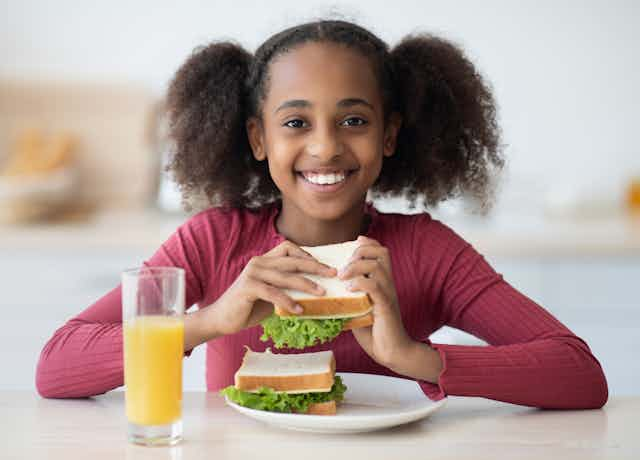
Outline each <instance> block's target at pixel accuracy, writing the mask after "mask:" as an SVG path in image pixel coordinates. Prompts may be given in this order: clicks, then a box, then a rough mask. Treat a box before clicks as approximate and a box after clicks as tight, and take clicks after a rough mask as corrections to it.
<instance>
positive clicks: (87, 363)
mask: <svg viewBox="0 0 640 460" xmlns="http://www.w3.org/2000/svg"><path fill="white" fill-rule="evenodd" d="M194 227H196V226H195V225H194V224H193V222H191V223H187V224H185V225H184V226H182V227H180V228H179V229H178V230H177V231H176V232H175V233H174V234H173V235H172V236H171V237H170V238H169V239H168V240H167V242H165V243H164V244H163V245H162V246H161V247H160V249H159V250H158V251H157V252H156V253H155V254H154V255H153V257H151V259H149V261H147V262H146V263H145V265H147V266H177V267H182V268H184V269H185V277H186V305H187V306H190V305H192V304H194V303H196V302H198V301H200V299H201V298H202V287H201V286H202V280H203V279H206V278H204V277H205V276H206V272H207V271H208V269H209V268H208V267H209V266H208V264H206V263H205V261H206V260H207V259H206V258H201V255H200V254H201V252H200V251H199V250H198V244H197V242H196V233H197V229H196V228H194ZM121 299H122V296H121V288H120V286H118V287H116V288H115V289H113V290H112V291H110V292H109V293H107V294H106V295H105V296H103V297H102V298H100V299H99V300H98V301H97V302H95V303H94V304H93V305H91V306H90V307H89V308H87V309H86V310H84V311H83V312H82V313H80V314H79V315H77V316H76V317H74V318H72V319H71V320H69V321H68V322H67V323H66V324H65V325H64V326H62V327H61V328H60V329H58V330H57V331H56V332H55V333H54V335H53V337H51V339H50V340H49V341H48V342H47V344H46V345H45V346H44V349H43V350H42V353H41V354H40V359H39V361H38V366H37V369H36V388H37V390H38V393H40V395H41V396H43V397H48V398H78V397H86V396H92V395H97V394H101V393H105V392H106V391H109V390H111V389H113V388H116V387H118V386H121V385H123V382H124V372H123V351H122V300H121ZM190 316H192V315H187V317H190ZM194 329H195V328H194V327H193V322H187V321H186V320H185V342H187V341H188V340H187V335H188V333H190V334H192V335H193V334H194V332H193V331H194Z"/></svg>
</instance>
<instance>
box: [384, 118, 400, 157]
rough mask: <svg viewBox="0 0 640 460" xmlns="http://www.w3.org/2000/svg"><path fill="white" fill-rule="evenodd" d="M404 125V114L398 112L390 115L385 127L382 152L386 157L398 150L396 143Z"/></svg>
mask: <svg viewBox="0 0 640 460" xmlns="http://www.w3.org/2000/svg"><path fill="white" fill-rule="evenodd" d="M400 126H402V116H401V115H400V114H399V113H398V112H393V113H392V114H391V115H389V121H388V122H387V126H385V128H384V139H383V144H382V149H383V150H382V153H383V154H384V156H385V157H390V156H391V155H393V154H394V153H395V151H396V143H397V140H398V132H399V131H400Z"/></svg>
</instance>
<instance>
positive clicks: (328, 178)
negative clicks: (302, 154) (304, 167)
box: [303, 173, 346, 185]
mask: <svg viewBox="0 0 640 460" xmlns="http://www.w3.org/2000/svg"><path fill="white" fill-rule="evenodd" d="M303 176H304V178H305V179H307V180H308V181H309V182H313V183H314V184H321V185H331V184H337V183H338V182H342V181H343V180H344V178H345V177H346V175H345V174H344V173H337V174H313V173H304V174H303Z"/></svg>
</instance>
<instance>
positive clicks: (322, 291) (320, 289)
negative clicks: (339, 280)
mask: <svg viewBox="0 0 640 460" xmlns="http://www.w3.org/2000/svg"><path fill="white" fill-rule="evenodd" d="M316 292H319V293H320V294H324V288H323V287H322V286H320V285H316Z"/></svg>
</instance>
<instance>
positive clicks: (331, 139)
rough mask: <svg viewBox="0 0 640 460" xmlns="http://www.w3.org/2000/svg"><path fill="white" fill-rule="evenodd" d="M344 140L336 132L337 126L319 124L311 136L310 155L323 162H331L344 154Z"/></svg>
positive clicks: (308, 148) (308, 149)
mask: <svg viewBox="0 0 640 460" xmlns="http://www.w3.org/2000/svg"><path fill="white" fill-rule="evenodd" d="M342 150H343V146H342V142H341V141H340V138H339V136H338V133H337V132H336V128H335V126H331V125H328V124H327V125H325V126H317V127H316V129H315V130H314V133H313V135H312V136H311V137H310V138H309V144H308V147H307V151H308V153H309V155H311V156H312V157H314V158H317V159H318V160H322V161H323V162H329V161H330V160H332V159H333V158H335V157H338V156H340V155H342Z"/></svg>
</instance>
